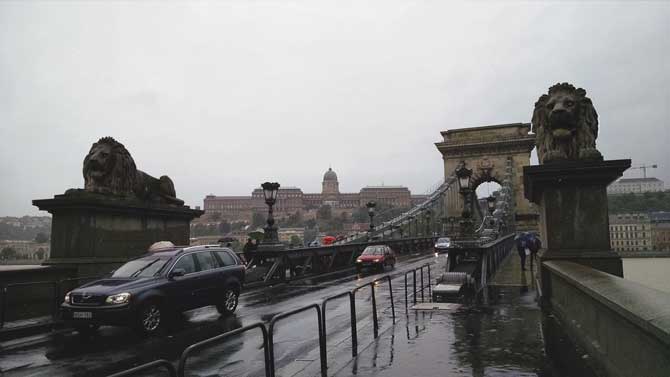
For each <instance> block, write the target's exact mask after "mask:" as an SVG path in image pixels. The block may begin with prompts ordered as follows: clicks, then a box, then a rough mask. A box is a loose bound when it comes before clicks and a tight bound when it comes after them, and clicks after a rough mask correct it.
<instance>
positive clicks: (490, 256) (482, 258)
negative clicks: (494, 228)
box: [446, 234, 515, 293]
mask: <svg viewBox="0 0 670 377" xmlns="http://www.w3.org/2000/svg"><path fill="white" fill-rule="evenodd" d="M514 236H515V235H514V234H508V235H506V236H502V237H500V238H498V239H496V240H493V241H491V242H488V243H485V244H481V243H480V242H479V241H478V240H472V239H468V240H458V239H457V240H455V241H454V240H452V241H453V242H454V243H455V244H457V245H458V247H454V248H451V249H449V252H448V258H449V259H448V262H447V267H446V272H452V271H455V269H456V268H457V263H456V262H457V260H459V259H460V260H462V261H464V262H462V263H473V262H474V263H475V266H474V269H473V270H472V276H471V277H472V278H473V279H474V281H475V291H476V293H479V292H480V291H481V289H482V288H484V287H486V286H487V285H488V281H489V279H490V278H492V277H493V275H495V273H496V272H497V270H498V267H500V264H501V263H502V261H503V259H505V257H506V256H507V255H509V252H510V251H511V250H512V247H513V245H514ZM473 259H474V261H473Z"/></svg>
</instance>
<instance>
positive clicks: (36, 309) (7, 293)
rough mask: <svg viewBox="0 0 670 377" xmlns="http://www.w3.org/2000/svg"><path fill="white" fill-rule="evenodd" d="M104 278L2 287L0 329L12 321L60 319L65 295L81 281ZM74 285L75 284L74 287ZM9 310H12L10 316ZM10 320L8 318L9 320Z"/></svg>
mask: <svg viewBox="0 0 670 377" xmlns="http://www.w3.org/2000/svg"><path fill="white" fill-rule="evenodd" d="M101 277H102V276H85V277H79V278H69V279H62V280H49V281H29V282H20V283H11V284H5V285H3V286H1V287H0V328H4V327H5V324H6V323H7V322H10V321H21V320H31V319H36V318H45V319H49V320H51V321H53V320H56V319H57V318H58V310H59V307H60V304H61V303H62V302H63V296H64V295H65V293H66V292H69V291H70V290H72V289H74V288H76V287H77V286H79V285H80V284H81V282H82V281H87V280H94V279H99V278H101ZM73 283H74V284H73ZM8 308H12V309H13V310H12V311H11V312H10V313H8ZM10 315H11V317H9V318H8V316H10Z"/></svg>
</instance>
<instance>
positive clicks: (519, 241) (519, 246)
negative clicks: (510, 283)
mask: <svg viewBox="0 0 670 377" xmlns="http://www.w3.org/2000/svg"><path fill="white" fill-rule="evenodd" d="M515 241H516V252H517V253H519V258H521V270H522V271H526V249H527V248H528V241H529V240H528V236H527V235H526V234H525V233H521V234H519V235H517V236H516V238H515Z"/></svg>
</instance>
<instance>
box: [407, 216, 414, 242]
mask: <svg viewBox="0 0 670 377" xmlns="http://www.w3.org/2000/svg"><path fill="white" fill-rule="evenodd" d="M407 219H408V220H409V221H408V222H407V230H408V233H409V238H412V221H413V220H414V216H413V215H410V216H407ZM415 237H416V235H415Z"/></svg>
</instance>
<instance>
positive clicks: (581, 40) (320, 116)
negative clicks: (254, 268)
mask: <svg viewBox="0 0 670 377" xmlns="http://www.w3.org/2000/svg"><path fill="white" fill-rule="evenodd" d="M669 4H670V3H668V2H660V1H658V2H652V3H643V2H640V1H635V2H628V3H623V2H615V3H600V2H598V3H596V2H589V3H586V4H582V3H549V2H544V3H540V2H533V3H517V2H511V1H508V2H498V3H495V4H494V3H483V2H477V3H463V4H457V3H452V2H445V1H435V2H424V1H420V2H410V1H400V2H395V1H390V0H383V1H351V2H348V1H332V2H331V1H321V0H306V1H268V2H262V1H250V0H242V1H228V2H216V3H204V2H167V3H165V2H149V1H144V2H139V1H136V2H121V1H108V2H103V1H99V2H83V1H82V2H71V3H68V2H55V1H48V2H31V1H21V2H11V1H3V2H0V141H1V143H0V181H1V182H2V186H1V187H2V189H1V190H2V191H1V192H0V193H1V195H0V216H4V215H24V214H37V213H39V211H37V209H36V208H35V207H32V205H31V200H32V199H35V198H48V197H51V196H52V195H54V194H58V193H62V192H64V191H65V190H66V189H68V188H72V187H82V186H83V178H82V176H81V166H82V160H83V158H84V156H85V155H86V153H87V152H88V149H89V148H90V146H91V144H92V143H93V142H94V141H96V140H97V139H98V138H100V137H102V136H107V135H110V136H114V137H115V138H116V139H117V140H119V141H121V142H122V143H123V144H124V145H125V146H126V148H127V149H128V150H129V151H130V153H131V154H132V155H133V157H134V159H135V162H136V164H137V166H138V168H139V169H141V170H143V171H145V172H147V173H149V174H151V175H154V176H160V175H163V174H167V175H169V176H170V177H172V179H173V180H174V182H175V185H176V188H177V194H178V196H179V197H181V198H183V199H185V200H186V202H187V204H190V205H202V199H203V197H204V196H205V195H206V194H209V193H214V194H218V195H248V194H249V193H250V191H251V190H252V189H253V188H254V187H256V186H258V184H259V183H260V182H263V181H266V180H276V181H278V182H280V183H281V184H282V185H285V186H298V187H301V188H302V189H303V191H304V192H319V191H320V189H321V179H322V176H323V173H324V172H325V171H326V170H327V169H328V166H329V165H332V167H333V169H334V170H335V171H336V172H337V173H338V175H339V180H340V190H341V191H344V192H358V190H359V189H360V188H361V187H362V186H365V185H378V184H382V183H383V184H386V185H396V184H399V185H406V186H408V187H409V188H410V189H411V190H412V192H415V193H422V192H425V191H426V190H427V189H428V188H429V187H431V186H432V185H434V184H435V183H437V182H438V181H439V180H440V179H441V175H442V167H441V166H442V161H441V156H440V154H439V152H438V151H437V149H436V148H435V146H434V145H433V143H434V142H437V141H439V139H440V131H442V130H446V129H454V128H462V127H472V126H482V125H490V124H499V123H511V122H529V121H530V118H531V113H532V108H533V103H534V102H535V100H536V99H537V97H538V96H539V95H540V94H542V93H544V92H545V91H546V89H547V88H548V87H549V86H550V85H552V84H554V83H556V82H559V81H569V82H571V83H573V84H575V85H576V86H581V87H583V88H585V89H586V90H587V91H588V94H589V96H590V97H591V98H592V99H593V102H594V104H595V106H596V109H597V111H598V113H599V116H600V132H601V133H600V137H599V139H598V148H599V149H600V151H601V152H602V153H603V154H604V155H605V157H606V158H608V159H616V158H632V159H633V163H634V164H642V163H646V164H651V163H656V164H659V165H660V168H659V169H656V170H651V171H649V175H654V176H658V177H659V178H661V179H664V180H665V181H666V184H667V185H670V153H668V152H667V148H668V143H669V142H670V131H669V129H670V122H669V120H670V115H669V110H668V108H669V105H670V89H669V88H670V69H668V68H669V67H670V41H669V38H670V5H669ZM640 175H641V172H640V171H639V170H638V171H633V172H631V173H629V174H628V176H631V177H633V176H640Z"/></svg>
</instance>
